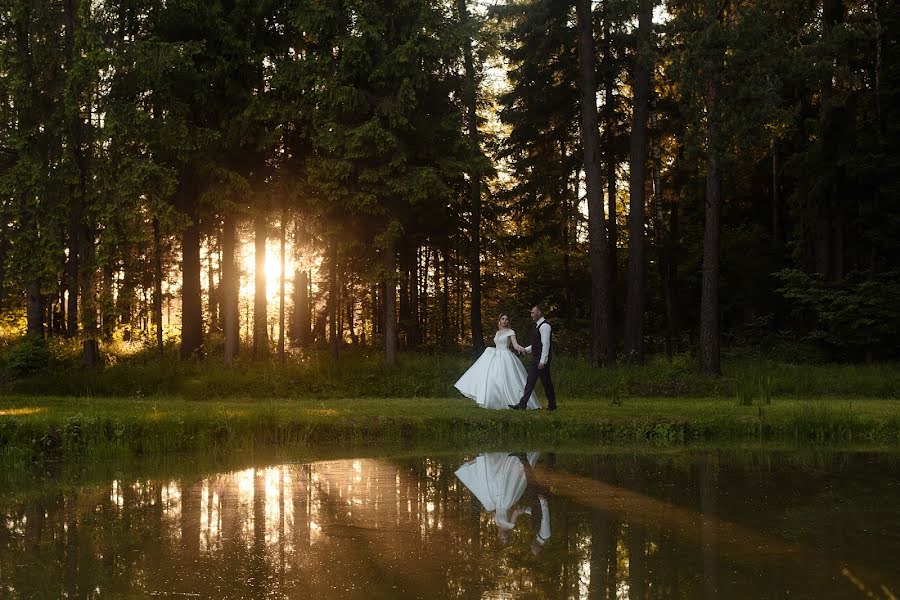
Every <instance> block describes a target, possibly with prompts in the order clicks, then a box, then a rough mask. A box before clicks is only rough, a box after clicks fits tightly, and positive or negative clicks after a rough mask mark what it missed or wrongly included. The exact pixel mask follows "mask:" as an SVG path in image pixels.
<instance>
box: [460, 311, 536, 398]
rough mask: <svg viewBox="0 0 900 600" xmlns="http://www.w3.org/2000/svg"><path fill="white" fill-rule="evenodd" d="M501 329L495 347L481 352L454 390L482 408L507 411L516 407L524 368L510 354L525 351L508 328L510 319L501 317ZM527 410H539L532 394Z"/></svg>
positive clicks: (524, 375) (522, 388) (514, 333)
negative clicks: (514, 405)
mask: <svg viewBox="0 0 900 600" xmlns="http://www.w3.org/2000/svg"><path fill="white" fill-rule="evenodd" d="M499 326H500V329H499V331H497V333H496V335H494V346H495V347H494V348H485V349H484V352H483V353H482V354H481V356H480V357H479V358H478V360H476V361H475V364H474V365H472V366H471V367H469V370H468V371H466V372H465V373H463V376H462V377H460V378H459V381H457V382H456V389H458V390H459V391H460V392H462V393H463V395H464V396H466V397H468V398H471V399H472V400H474V401H475V402H476V403H478V404H479V405H480V406H482V407H484V408H494V409H498V410H508V409H509V405H510V404H516V403H518V402H519V400H520V399H521V397H522V390H524V389H525V380H526V373H525V367H523V366H522V362H521V361H520V360H519V359H518V357H517V356H516V355H515V354H513V350H515V351H516V352H522V351H523V350H524V348H522V346H520V345H519V344H518V342H516V332H515V331H513V330H512V329H510V327H509V316H507V315H505V314H503V315H500V323H499ZM528 408H540V404H538V401H537V397H535V395H534V393H532V394H531V397H530V398H529V399H528Z"/></svg>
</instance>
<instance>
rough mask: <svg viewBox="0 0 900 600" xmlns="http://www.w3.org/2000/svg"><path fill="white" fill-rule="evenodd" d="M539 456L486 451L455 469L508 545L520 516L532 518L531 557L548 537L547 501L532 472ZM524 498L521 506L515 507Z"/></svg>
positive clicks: (539, 549)
mask: <svg viewBox="0 0 900 600" xmlns="http://www.w3.org/2000/svg"><path fill="white" fill-rule="evenodd" d="M539 457H540V453H538V452H529V453H528V454H527V455H526V454H524V453H519V454H508V453H506V452H487V453H485V454H481V455H479V456H477V457H476V458H475V459H473V460H470V461H469V462H467V463H465V464H464V465H462V466H461V467H460V468H458V469H457V470H456V477H457V478H458V479H459V480H460V481H461V482H462V483H463V485H465V486H466V487H467V488H468V489H469V491H470V492H472V494H474V495H475V497H476V498H478V501H479V502H481V505H482V506H483V507H484V510H486V511H487V512H489V513H493V514H494V522H495V523H496V524H497V527H498V532H499V536H500V541H501V542H503V543H506V542H507V540H508V539H509V532H510V531H511V530H513V529H514V528H515V526H516V522H517V521H518V519H519V517H520V516H522V515H529V516H531V520H532V527H533V529H534V533H535V539H534V542H533V543H532V546H531V550H532V552H533V553H534V554H537V553H539V552H540V551H541V549H542V548H543V545H544V544H545V543H546V542H547V540H548V539H549V538H550V511H549V507H548V505H547V498H546V495H545V494H544V493H543V489H542V486H540V484H539V483H538V482H537V480H536V478H535V476H534V471H533V467H534V465H535V464H536V463H537V461H538V458H539ZM523 498H524V502H523V503H522V505H521V506H516V505H517V503H519V502H520V500H523Z"/></svg>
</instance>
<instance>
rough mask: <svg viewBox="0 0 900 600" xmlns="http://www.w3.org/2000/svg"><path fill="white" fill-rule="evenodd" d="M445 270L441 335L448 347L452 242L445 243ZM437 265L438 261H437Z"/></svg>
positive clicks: (443, 259)
mask: <svg viewBox="0 0 900 600" xmlns="http://www.w3.org/2000/svg"><path fill="white" fill-rule="evenodd" d="M441 263H442V264H443V269H442V270H441V272H442V274H443V277H444V285H443V293H442V294H441V335H442V342H443V344H444V345H445V346H446V345H447V344H449V343H450V242H449V241H446V240H445V242H444V248H443V253H442V260H441ZM435 264H437V259H435Z"/></svg>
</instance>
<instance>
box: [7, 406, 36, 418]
mask: <svg viewBox="0 0 900 600" xmlns="http://www.w3.org/2000/svg"><path fill="white" fill-rule="evenodd" d="M46 411H47V409H46V408H45V407H43V406H26V407H22V408H0V417H24V416H26V415H36V414H40V413H42V412H46Z"/></svg>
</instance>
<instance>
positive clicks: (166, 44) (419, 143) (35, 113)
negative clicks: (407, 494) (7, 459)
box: [0, 0, 900, 373]
mask: <svg viewBox="0 0 900 600" xmlns="http://www.w3.org/2000/svg"><path fill="white" fill-rule="evenodd" d="M898 26H900V18H898V11H897V10H896V9H895V8H894V7H893V2H892V1H891V0H872V1H868V2H867V1H860V2H856V1H850V0H821V1H816V0H806V1H797V2H784V1H783V0H781V1H777V2H776V1H773V0H715V1H711V0H671V1H670V2H667V3H665V4H657V3H655V2H654V0H640V1H639V2H625V1H623V0H599V2H589V1H588V0H575V1H574V2H568V1H560V0H510V1H505V2H501V3H498V4H496V5H494V6H492V7H491V8H490V9H489V10H487V11H486V12H485V11H484V10H483V7H482V6H481V5H476V4H467V2H466V1H465V0H457V1H456V2H437V3H435V2H425V1H423V0H393V1H391V2H368V1H363V0H342V1H338V0H326V1H324V2H322V1H316V2H312V1H310V0H269V1H263V2H258V1H254V2H250V1H249V0H234V1H223V0H217V1H210V2H186V1H171V0H170V1H163V0H121V1H119V2H106V1H99V2H86V1H83V0H55V1H53V2H37V1H32V0H2V3H0V100H2V101H0V127H2V129H0V309H2V312H3V313H4V314H5V315H6V320H7V321H10V322H12V323H15V322H16V320H17V319H24V325H25V326H26V328H27V331H28V332H29V333H30V334H32V335H33V336H35V337H42V338H45V337H49V336H59V337H66V338H70V339H73V340H78V342H79V343H80V347H81V348H82V352H83V354H84V358H85V361H86V362H87V363H88V364H96V363H97V362H98V361H99V359H100V353H101V348H102V346H103V344H107V343H110V342H112V341H113V340H114V339H116V336H117V335H118V336H121V337H124V338H125V339H138V340H143V342H144V343H145V344H146V345H147V346H148V347H151V348H152V347H156V348H157V349H158V352H160V354H162V353H163V352H164V347H165V339H164V322H165V323H170V322H172V318H171V317H170V315H169V314H168V313H169V311H171V306H172V304H173V303H174V304H175V305H176V306H177V307H178V310H179V317H178V318H177V323H178V327H179V328H178V331H177V334H178V335H177V340H178V343H179V344H180V354H181V356H182V357H183V358H191V357H197V356H201V355H204V354H209V353H215V354H217V355H218V354H221V355H223V356H224V360H225V362H226V363H231V362H232V361H233V360H234V359H235V358H236V357H238V356H239V355H244V356H248V357H253V358H266V357H267V356H269V355H270V354H271V353H276V354H277V356H278V358H279V360H282V361H283V360H285V351H286V348H291V347H294V348H296V347H306V346H310V345H313V344H319V345H323V346H327V347H329V348H330V349H331V351H332V353H333V354H334V355H335V357H337V356H338V354H339V352H340V348H341V347H342V346H343V345H344V344H347V343H351V344H354V345H361V346H370V347H379V348H381V349H382V351H383V353H384V356H385V359H386V360H387V361H388V362H393V361H394V359H395V356H396V353H397V350H398V347H423V346H433V347H459V346H460V345H462V346H471V347H474V348H475V349H480V348H482V347H483V346H484V344H485V340H486V339H487V337H488V336H489V335H490V333H491V332H492V331H493V329H494V323H495V317H496V316H497V315H498V314H499V313H500V312H501V311H502V312H509V313H510V314H511V316H513V321H514V327H519V328H524V327H525V326H526V323H525V322H524V321H525V320H526V314H527V312H526V311H527V308H528V306H530V305H532V304H534V303H543V304H545V305H546V306H547V308H548V309H549V310H550V313H551V315H552V319H553V322H554V323H555V324H556V325H557V327H558V338H559V343H560V345H561V346H562V347H563V348H565V349H566V350H567V351H570V352H573V353H580V354H584V355H585V356H589V357H590V359H591V361H592V362H593V363H595V364H604V365H612V364H614V363H615V361H616V360H617V359H619V360H628V361H635V362H642V361H643V360H644V357H645V353H647V352H654V351H665V352H666V353H667V354H669V355H671V354H673V353H676V352H682V351H696V352H697V353H698V354H699V357H700V363H701V366H702V369H703V370H704V371H706V372H710V373H717V372H719V370H720V353H721V352H720V347H721V345H722V343H723V340H724V341H725V342H730V343H734V344H744V343H751V344H754V345H760V344H772V343H774V342H776V341H778V340H813V341H815V342H817V343H819V344H820V345H821V346H822V347H823V348H826V349H827V350H828V351H829V352H831V355H832V356H835V357H840V358H849V359H866V360H871V359H876V358H885V357H891V356H892V355H893V354H894V353H895V352H896V348H897V347H900V343H898V342H900V308H898V306H900V303H898V302H897V298H900V273H898V264H900V261H898V259H900V208H898V201H897V200H898V193H900V186H898V184H900V177H898V173H900V153H898V151H897V148H898V147H900V114H898V113H900V98H898V94H900V60H898V56H897V54H898V52H900V50H898V48H900V45H898V43H897V35H898V34H897V29H898ZM501 71H502V72H504V73H505V77H506V79H505V81H504V82H503V83H501V84H499V85H498V84H497V80H498V76H497V73H499V72H501ZM272 241H274V242H275V246H276V247H278V248H280V252H279V253H278V255H279V256H280V258H281V267H280V273H281V275H280V277H279V278H278V281H279V282H280V285H279V289H278V294H277V297H278V299H279V300H278V302H277V305H276V306H270V297H269V294H271V292H272V290H267V289H266V287H267V277H266V272H267V269H266V265H267V261H266V257H267V242H268V243H269V246H268V247H269V248H271V247H272V246H271V242H272ZM245 242H246V243H249V244H252V245H253V247H254V249H255V251H254V256H255V268H254V269H252V270H250V269H244V268H243V267H242V264H241V258H242V256H241V253H242V252H243V250H242V249H243V248H244V244H245ZM288 254H291V255H292V256H293V258H295V259H296V260H297V262H296V265H297V268H296V270H295V272H293V273H291V272H286V270H285V268H286V255H288ZM247 271H249V272H247ZM270 281H271V279H270ZM251 284H252V285H251ZM242 285H250V287H249V288H248V289H251V290H253V291H252V292H251V293H252V294H253V295H254V297H253V298H248V297H246V296H247V295H246V293H245V294H243V296H244V297H242V293H241V289H242Z"/></svg>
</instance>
